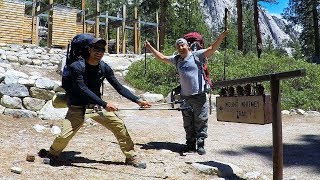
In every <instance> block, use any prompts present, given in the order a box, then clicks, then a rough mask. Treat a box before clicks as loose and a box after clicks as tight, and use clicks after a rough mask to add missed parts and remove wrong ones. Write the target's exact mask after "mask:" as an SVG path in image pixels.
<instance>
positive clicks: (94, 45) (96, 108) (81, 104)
mask: <svg viewBox="0 0 320 180" xmlns="http://www.w3.org/2000/svg"><path fill="white" fill-rule="evenodd" d="M105 46H106V41H105V40H103V39H100V38H99V39H98V38H94V37H93V36H92V38H91V40H90V43H89V45H88V47H87V55H83V56H84V57H81V58H79V59H78V60H77V61H75V62H73V63H72V64H71V65H70V66H69V70H70V75H71V82H70V84H72V86H71V90H70V92H67V94H68V97H69V98H68V112H67V114H66V118H65V120H64V122H63V128H62V132H61V133H60V135H58V136H57V137H56V138H55V140H54V141H53V143H52V145H51V147H50V150H49V152H48V154H47V158H49V159H50V164H55V162H59V159H58V156H59V155H60V153H61V152H62V151H63V149H64V148H65V147H66V146H67V144H68V143H69V141H70V140H71V138H72V137H73V136H74V135H75V134H76V132H77V131H78V130H79V129H80V128H81V126H82V124H83V123H84V120H85V119H86V118H92V119H93V120H95V121H97V122H98V123H100V124H101V125H103V126H105V127H106V128H108V129H109V130H111V131H112V133H113V134H114V135H115V137H116V138H117V140H118V142H119V146H120V149H121V150H122V152H123V154H124V155H125V157H126V159H125V163H126V164H128V165H133V166H135V167H138V168H146V164H145V163H143V162H141V160H139V158H138V157H137V152H136V151H135V150H134V144H133V142H132V140H131V137H130V135H129V133H128V130H127V128H126V126H125V124H124V122H123V120H122V119H120V118H119V117H118V116H117V115H116V114H115V113H114V112H113V111H117V110H118V109H117V107H116V106H115V105H114V104H112V103H110V102H105V101H104V100H102V99H101V93H100V89H101V84H102V83H103V80H104V79H105V78H106V79H107V80H108V81H109V83H110V84H111V85H112V86H113V87H114V88H115V89H116V90H117V92H118V93H119V94H121V95H122V96H124V97H126V98H127V99H129V100H131V101H133V102H135V103H137V104H138V105H139V106H141V107H145V108H148V107H150V106H151V105H150V103H148V102H146V101H140V100H139V98H138V97H137V96H135V95H133V94H132V93H131V92H130V91H129V90H128V89H126V88H125V87H124V86H122V85H121V84H120V83H119V82H118V80H117V79H116V78H115V76H114V73H113V70H112V69H111V68H110V67H109V66H108V65H107V64H106V63H105V62H103V61H101V59H102V57H103V55H104V52H105Z"/></svg>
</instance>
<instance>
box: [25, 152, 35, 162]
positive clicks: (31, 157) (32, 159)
mask: <svg viewBox="0 0 320 180" xmlns="http://www.w3.org/2000/svg"><path fill="white" fill-rule="evenodd" d="M34 160H35V156H34V155H32V154H27V157H26V161H28V162H34Z"/></svg>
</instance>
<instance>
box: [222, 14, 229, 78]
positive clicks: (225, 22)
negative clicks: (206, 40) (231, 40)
mask: <svg viewBox="0 0 320 180" xmlns="http://www.w3.org/2000/svg"><path fill="white" fill-rule="evenodd" d="M227 28H228V8H225V9H224V30H225V31H226V30H227ZM226 61H227V37H225V39H224V61H223V80H226Z"/></svg>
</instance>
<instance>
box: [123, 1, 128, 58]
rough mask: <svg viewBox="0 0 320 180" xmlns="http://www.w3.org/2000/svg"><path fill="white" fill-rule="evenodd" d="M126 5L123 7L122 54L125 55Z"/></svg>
mask: <svg viewBox="0 0 320 180" xmlns="http://www.w3.org/2000/svg"><path fill="white" fill-rule="evenodd" d="M126 11H127V10H126V5H125V4H124V5H123V6H122V18H123V21H122V53H123V54H125V53H126V16H127V14H126Z"/></svg>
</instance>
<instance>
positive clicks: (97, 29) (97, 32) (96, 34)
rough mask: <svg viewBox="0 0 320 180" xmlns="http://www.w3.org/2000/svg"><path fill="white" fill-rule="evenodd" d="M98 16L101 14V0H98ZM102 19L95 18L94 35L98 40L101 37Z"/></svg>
mask: <svg viewBox="0 0 320 180" xmlns="http://www.w3.org/2000/svg"><path fill="white" fill-rule="evenodd" d="M96 14H100V0H96ZM99 27H100V18H99V16H96V17H95V31H94V35H95V37H96V38H98V37H99V34H100V33H99V31H100V28H99Z"/></svg>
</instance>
